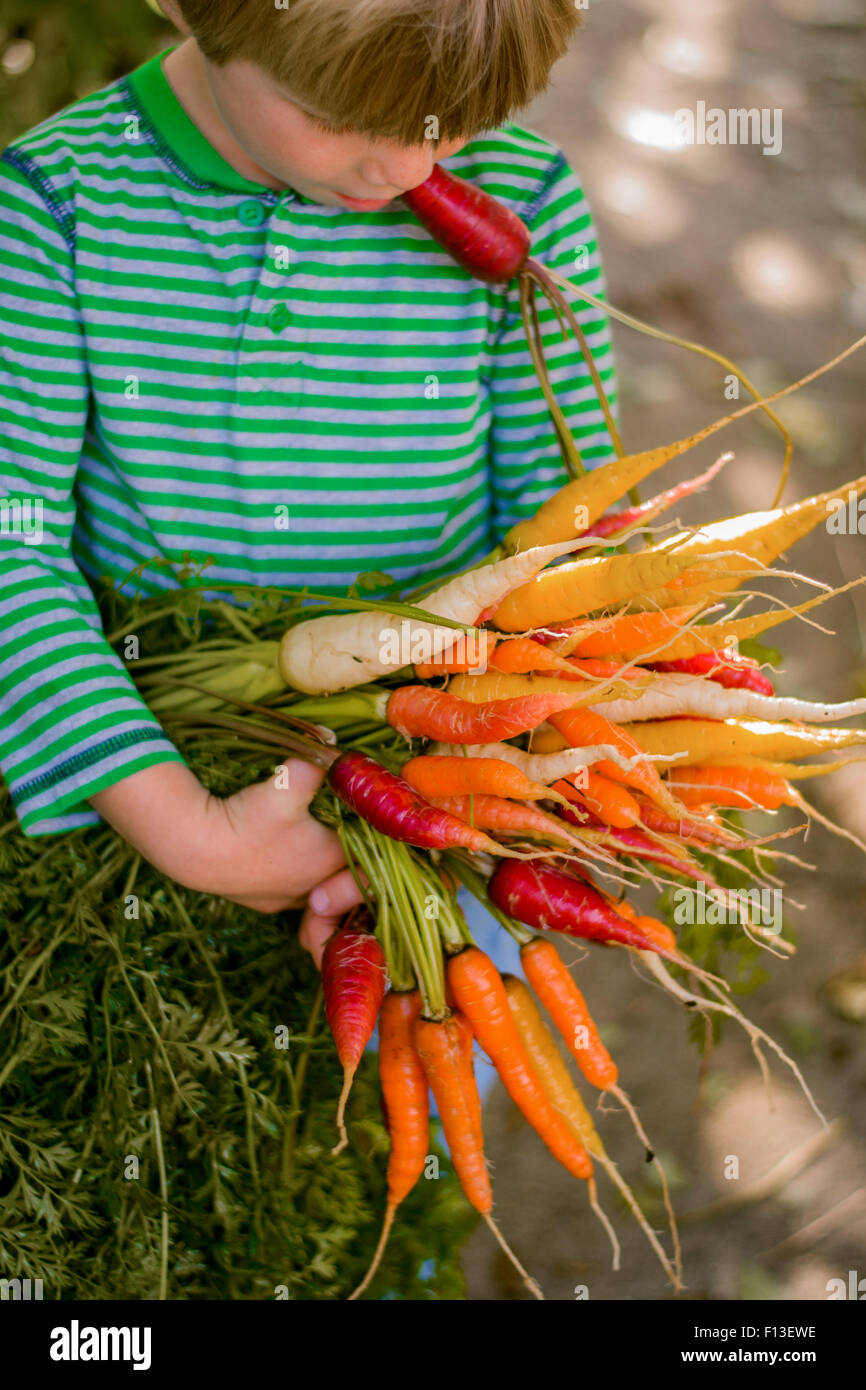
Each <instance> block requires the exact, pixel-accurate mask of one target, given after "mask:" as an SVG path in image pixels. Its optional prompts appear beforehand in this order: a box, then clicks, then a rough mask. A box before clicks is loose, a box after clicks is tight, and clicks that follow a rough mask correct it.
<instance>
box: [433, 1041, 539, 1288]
mask: <svg viewBox="0 0 866 1390" xmlns="http://www.w3.org/2000/svg"><path fill="white" fill-rule="evenodd" d="M412 1041H413V1043H414V1045H415V1051H416V1053H417V1054H418V1057H419V1058H420V1060H421V1065H422V1066H423V1068H424V1074H425V1076H426V1078H427V1084H428V1085H429V1087H430V1090H431V1091H432V1092H433V1099H434V1100H435V1101H436V1107H437V1109H438V1111H439V1117H440V1119H441V1121H442V1129H443V1132H444V1134H445V1139H446V1141H447V1143H448V1149H449V1152H450V1154H451V1161H452V1163H453V1164H454V1171H455V1172H456V1174H457V1176H458V1178H459V1179H460V1186H461V1187H462V1188H463V1192H464V1194H465V1195H466V1197H467V1199H468V1200H469V1202H471V1204H472V1206H473V1207H474V1208H475V1210H476V1211H477V1212H480V1214H481V1216H483V1218H484V1220H485V1221H486V1222H487V1224H488V1226H489V1227H490V1229H491V1231H492V1232H493V1234H494V1236H495V1237H496V1239H497V1240H498V1242H499V1244H500V1245H501V1246H502V1248H503V1250H504V1251H505V1253H506V1255H507V1256H508V1258H509V1259H510V1260H511V1262H512V1263H513V1264H514V1266H515V1268H516V1269H517V1270H518V1272H519V1273H520V1275H521V1276H522V1278H523V1281H524V1283H525V1284H526V1286H527V1288H528V1289H529V1290H530V1292H531V1293H532V1294H533V1296H534V1297H535V1298H539V1299H540V1298H542V1297H543V1295H542V1293H541V1290H540V1289H539V1287H538V1285H537V1284H536V1283H535V1280H534V1279H531V1278H530V1276H529V1275H528V1274H527V1272H526V1270H525V1269H524V1268H523V1266H522V1265H521V1264H520V1263H519V1261H518V1259H517V1257H516V1255H515V1254H514V1252H513V1251H512V1250H511V1249H510V1248H509V1246H508V1245H507V1244H506V1243H505V1241H504V1239H503V1237H502V1235H501V1233H500V1231H499V1229H498V1227H497V1225H496V1223H495V1222H494V1220H493V1216H492V1211H493V1192H492V1189H491V1187H490V1175H489V1173H488V1171H487V1163H486V1161H485V1158H484V1131H483V1128H482V1123H481V1100H480V1097H479V1095H478V1087H477V1086H476V1084H475V1071H474V1068H473V1065H472V1046H473V1032H472V1028H471V1026H470V1024H469V1021H468V1019H466V1018H464V1017H463V1015H462V1014H460V1013H452V1014H450V1015H449V1017H448V1018H446V1019H443V1020H442V1021H441V1022H436V1021H434V1020H432V1019H428V1018H425V1017H424V1016H423V1014H422V1015H421V1016H419V1017H418V1018H416V1020H415V1022H414V1024H413V1025H412Z"/></svg>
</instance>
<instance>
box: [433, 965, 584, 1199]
mask: <svg viewBox="0 0 866 1390" xmlns="http://www.w3.org/2000/svg"><path fill="white" fill-rule="evenodd" d="M446 969H447V974H448V979H449V981H450V983H451V988H452V989H453V990H454V995H455V998H456V1000H457V1004H458V1007H459V1008H460V1009H461V1010H462V1012H463V1013H464V1014H465V1015H466V1017H467V1018H468V1019H469V1022H470V1023H471V1025H472V1031H473V1032H474V1034H475V1036H476V1037H477V1039H478V1041H479V1042H480V1044H481V1046H482V1047H483V1049H484V1051H485V1052H486V1053H487V1055H488V1057H489V1058H490V1060H491V1062H492V1063H493V1065H494V1066H495V1068H496V1070H497V1072H498V1073H499V1076H500V1078H501V1079H502V1082H503V1084H504V1086H505V1089H506V1090H507V1091H508V1094H509V1095H510V1096H511V1099H512V1100H513V1101H514V1102H515V1104H516V1105H517V1106H518V1107H519V1108H520V1110H521V1111H522V1113H523V1115H524V1116H525V1118H526V1119H527V1120H528V1121H529V1123H530V1124H531V1125H532V1127H533V1129H534V1130H535V1131H536V1132H537V1133H538V1134H539V1135H540V1136H541V1138H542V1139H543V1140H544V1142H545V1144H546V1145H547V1147H548V1148H549V1149H550V1151H551V1153H552V1154H553V1155H554V1157H555V1158H558V1159H559V1161H560V1163H562V1164H563V1166H564V1167H565V1168H567V1169H568V1171H569V1172H570V1173H571V1174H573V1176H574V1177H576V1178H589V1177H591V1176H592V1161H591V1159H590V1157H589V1154H588V1153H587V1152H586V1149H585V1148H584V1147H583V1145H582V1144H580V1143H579V1142H578V1141H577V1140H576V1139H575V1137H574V1135H573V1134H572V1133H571V1132H570V1131H569V1129H568V1126H567V1125H566V1124H565V1122H564V1121H563V1119H562V1117H561V1116H560V1115H558V1114H557V1112H556V1110H554V1108H553V1106H552V1105H551V1103H550V1101H549V1100H548V1098H547V1096H546V1095H545V1093H544V1088H543V1087H542V1085H541V1083H540V1082H539V1080H538V1077H537V1076H536V1074H535V1072H534V1071H533V1069H532V1063H531V1062H530V1060H529V1055H528V1053H527V1051H526V1048H525V1047H524V1045H523V1043H522V1042H521V1041H520V1035H519V1033H518V1032H517V1027H516V1025H515V1023H514V1019H513V1017H512V1015H511V1010H510V1008H509V1005H508V996H507V994H506V992H505V986H504V984H503V983H502V978H501V976H500V974H499V971H498V970H497V969H496V966H495V965H494V964H493V961H492V960H491V959H490V958H489V956H486V955H485V954H484V952H483V951H479V950H478V948H477V946H470V947H468V948H467V949H466V950H464V951H461V952H460V954H459V955H456V956H452V957H451V959H450V960H449V961H448V965H447V968H446Z"/></svg>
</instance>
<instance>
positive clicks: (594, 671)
mask: <svg viewBox="0 0 866 1390" xmlns="http://www.w3.org/2000/svg"><path fill="white" fill-rule="evenodd" d="M568 665H569V666H570V667H571V669H572V671H573V672H574V674H575V676H578V677H582V678H586V677H587V676H588V677H589V678H590V679H591V680H604V679H606V678H610V677H614V678H616V679H619V680H623V681H636V680H640V678H641V676H645V675H646V674H647V673H646V671H645V670H644V669H643V667H641V666H625V665H624V664H623V662H621V661H599V660H597V659H596V658H594V657H593V658H589V657H586V658H584V657H576V656H573V657H570V658H569V661H568Z"/></svg>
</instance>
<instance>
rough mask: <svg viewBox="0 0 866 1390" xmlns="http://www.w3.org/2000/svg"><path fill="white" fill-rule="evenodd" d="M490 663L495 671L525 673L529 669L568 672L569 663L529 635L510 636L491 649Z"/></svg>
mask: <svg viewBox="0 0 866 1390" xmlns="http://www.w3.org/2000/svg"><path fill="white" fill-rule="evenodd" d="M490 665H491V666H495V667H496V670H497V671H506V672H508V673H509V674H511V673H513V674H516V675H520V674H525V673H528V672H530V671H562V672H563V673H564V674H565V675H567V674H568V671H569V664H568V662H567V661H564V660H563V658H562V657H561V656H557V655H556V653H555V652H552V651H551V650H550V649H549V648H548V647H544V646H542V644H541V643H540V642H534V641H533V640H532V638H531V637H510V638H508V640H507V641H501V642H500V643H499V644H498V645H497V646H496V648H495V649H494V650H493V652H492V654H491V657H490Z"/></svg>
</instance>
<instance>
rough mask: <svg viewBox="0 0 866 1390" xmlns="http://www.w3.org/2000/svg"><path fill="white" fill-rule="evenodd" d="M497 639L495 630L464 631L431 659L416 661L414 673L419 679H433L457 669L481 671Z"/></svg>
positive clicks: (453, 673)
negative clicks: (446, 648)
mask: <svg viewBox="0 0 866 1390" xmlns="http://www.w3.org/2000/svg"><path fill="white" fill-rule="evenodd" d="M497 641H498V635H497V634H496V633H495V632H489V631H488V630H487V629H486V628H477V629H476V631H475V632H471V633H465V634H464V635H463V636H462V637H458V638H457V641H456V642H455V643H454V644H453V645H452V646H451V647H449V648H448V650H447V651H444V652H442V653H441V654H440V655H439V656H437V657H436V658H435V659H434V660H433V661H416V662H415V675H416V676H417V677H418V679H419V680H420V681H429V680H434V679H435V677H436V676H451V675H455V674H456V673H457V672H458V671H475V670H480V671H483V670H485V669H486V667H487V663H488V662H489V661H490V657H491V654H492V652H493V649H494V647H495V645H496V643H497Z"/></svg>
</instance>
